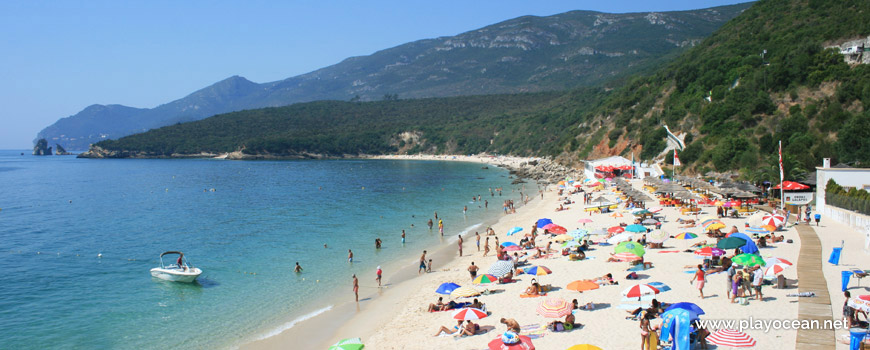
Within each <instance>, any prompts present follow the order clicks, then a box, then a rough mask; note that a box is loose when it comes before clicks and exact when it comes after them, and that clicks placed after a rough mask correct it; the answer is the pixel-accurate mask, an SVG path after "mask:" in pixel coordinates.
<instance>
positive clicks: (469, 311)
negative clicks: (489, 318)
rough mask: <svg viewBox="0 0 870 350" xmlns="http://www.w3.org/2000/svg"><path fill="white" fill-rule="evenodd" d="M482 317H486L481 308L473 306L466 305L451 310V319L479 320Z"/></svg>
mask: <svg viewBox="0 0 870 350" xmlns="http://www.w3.org/2000/svg"><path fill="white" fill-rule="evenodd" d="M484 317H486V312H483V310H481V309H475V308H473V307H467V308H464V309H459V310H456V311H454V312H453V319H456V320H463V321H466V320H479V319H481V318H484Z"/></svg>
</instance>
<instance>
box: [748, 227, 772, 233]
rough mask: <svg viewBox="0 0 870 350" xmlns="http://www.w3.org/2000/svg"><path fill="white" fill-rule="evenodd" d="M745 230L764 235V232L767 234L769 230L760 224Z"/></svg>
mask: <svg viewBox="0 0 870 350" xmlns="http://www.w3.org/2000/svg"><path fill="white" fill-rule="evenodd" d="M743 232H746V233H749V234H754V235H764V234H767V233H768V232H769V231H767V229H765V228H763V227H760V226H752V227H750V228H748V229H746V230H744V231H743Z"/></svg>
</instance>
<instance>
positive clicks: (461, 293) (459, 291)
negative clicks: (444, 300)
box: [450, 287, 480, 298]
mask: <svg viewBox="0 0 870 350" xmlns="http://www.w3.org/2000/svg"><path fill="white" fill-rule="evenodd" d="M478 295H480V291H478V290H477V289H474V288H471V287H459V288H456V289H454V290H453V291H452V292H450V297H451V298H468V297H474V296H478Z"/></svg>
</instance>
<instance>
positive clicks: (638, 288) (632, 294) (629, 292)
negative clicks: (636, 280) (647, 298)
mask: <svg viewBox="0 0 870 350" xmlns="http://www.w3.org/2000/svg"><path fill="white" fill-rule="evenodd" d="M659 292H660V291H659V290H658V289H657V288H656V287H653V286H651V285H648V284H637V285H634V286H631V287H629V288H628V289H626V290H624V291H622V295H623V296H625V297H626V298H640V297H642V296H644V295H653V294H659Z"/></svg>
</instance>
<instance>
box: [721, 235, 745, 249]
mask: <svg viewBox="0 0 870 350" xmlns="http://www.w3.org/2000/svg"><path fill="white" fill-rule="evenodd" d="M745 245H746V240H745V239H743V238H739V237H728V238H723V239H722V240H721V241H719V243H716V248H719V249H736V248H740V247H742V246H745Z"/></svg>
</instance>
